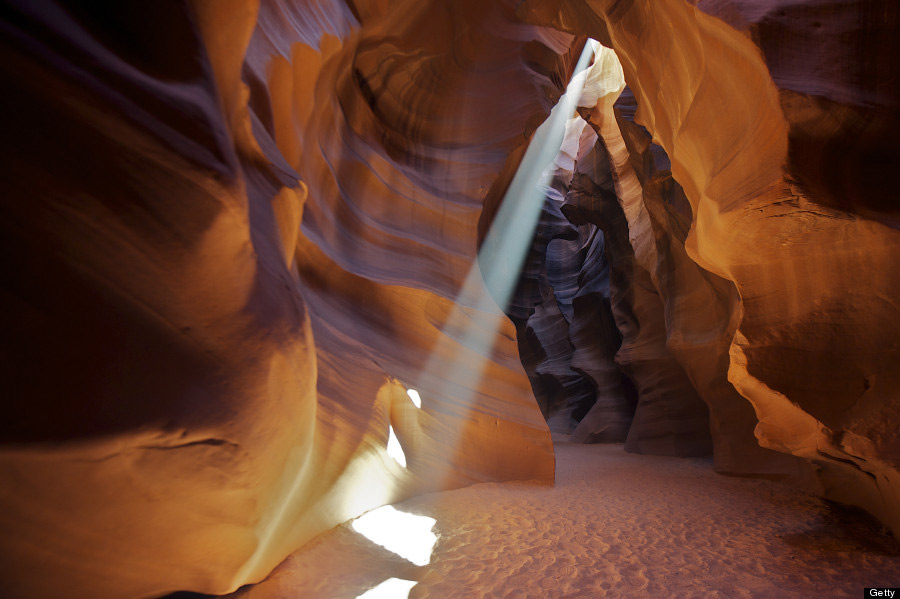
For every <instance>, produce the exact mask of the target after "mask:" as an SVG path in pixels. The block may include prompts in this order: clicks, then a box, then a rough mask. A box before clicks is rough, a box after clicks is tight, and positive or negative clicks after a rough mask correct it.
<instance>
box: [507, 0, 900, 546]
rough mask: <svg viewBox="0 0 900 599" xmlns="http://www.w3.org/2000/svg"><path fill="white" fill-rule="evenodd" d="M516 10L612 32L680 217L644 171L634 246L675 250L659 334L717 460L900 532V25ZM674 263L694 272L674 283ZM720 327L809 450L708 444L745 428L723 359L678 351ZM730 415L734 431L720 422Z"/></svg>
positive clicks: (780, 437)
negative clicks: (706, 423)
mask: <svg viewBox="0 0 900 599" xmlns="http://www.w3.org/2000/svg"><path fill="white" fill-rule="evenodd" d="M519 14H520V15H522V16H523V18H525V19H527V20H529V21H531V22H536V23H544V24H551V23H552V24H554V25H555V26H557V27H558V28H560V29H562V30H565V31H570V32H573V33H579V34H584V35H590V36H592V37H594V38H596V39H599V40H601V41H602V42H603V43H604V44H607V45H609V46H610V47H612V48H614V49H615V51H616V53H617V55H618V57H619V59H620V60H621V62H622V66H623V68H624V76H625V80H626V81H627V82H628V84H629V86H630V87H631V89H632V90H633V92H634V96H635V98H636V100H637V106H638V108H637V112H636V116H635V120H636V121H637V122H638V123H640V124H641V125H643V126H645V127H646V128H647V130H649V131H650V133H651V134H652V136H653V140H654V142H656V143H657V144H658V145H659V146H660V147H662V148H663V149H664V150H665V152H666V154H667V155H668V156H669V158H670V159H671V165H672V168H671V172H672V176H673V177H674V179H675V180H676V181H677V182H678V183H679V184H680V185H681V186H682V187H683V190H684V194H685V197H686V198H687V200H688V202H689V203H690V209H691V221H690V226H689V228H687V230H686V231H685V229H684V226H685V225H686V224H687V223H686V222H685V221H682V224H680V225H679V224H678V220H679V219H674V220H673V219H672V216H673V215H672V213H671V211H668V210H667V212H668V213H669V214H664V213H663V212H662V211H660V205H659V202H658V200H653V199H652V197H653V196H654V195H658V194H660V193H668V192H667V191H666V189H667V185H668V184H666V183H665V181H663V180H657V181H653V180H652V175H651V179H650V180H649V183H650V185H648V184H647V182H648V180H647V178H646V176H645V181H644V186H645V193H644V196H645V198H648V199H647V201H645V202H644V206H645V207H646V209H647V210H648V212H649V215H648V216H647V219H646V220H644V221H643V224H641V219H642V218H643V216H642V215H641V214H640V212H639V211H638V212H636V213H635V216H636V217H638V218H637V219H636V220H632V219H631V218H629V219H628V226H629V236H630V241H632V246H633V247H634V248H635V252H636V257H637V260H638V261H639V262H643V263H644V265H646V264H648V262H647V260H645V259H642V255H644V256H651V257H652V260H651V263H656V262H657V261H658V260H660V259H662V260H674V261H675V262H674V264H671V265H670V266H669V267H666V268H662V269H660V270H659V271H657V272H650V273H649V274H650V277H651V280H653V279H655V280H653V283H654V287H655V288H656V289H657V290H659V291H660V292H661V293H662V296H663V298H664V299H663V301H664V303H665V309H666V314H667V318H666V326H667V327H668V328H669V332H668V338H669V339H670V341H669V345H670V346H671V348H672V350H673V351H674V353H675V354H676V355H678V356H680V360H681V362H682V363H685V364H688V367H687V371H688V372H690V373H691V378H692V380H693V382H694V384H695V386H696V387H697V388H698V390H700V392H701V395H703V396H704V398H705V399H706V400H707V402H708V403H709V405H710V409H711V412H712V414H713V423H712V424H713V433H714V437H715V438H717V439H718V440H719V441H718V442H717V443H716V449H717V461H718V462H719V464H720V466H721V467H723V469H724V470H733V471H736V472H744V473H749V472H752V471H754V470H756V469H757V468H758V467H760V466H761V468H760V470H759V472H760V473H762V474H764V475H767V476H776V477H778V478H781V479H789V480H794V481H795V482H797V483H798V484H801V485H804V486H807V487H809V486H810V485H811V484H812V485H813V486H815V485H820V486H821V488H822V489H823V491H824V493H825V495H826V497H830V498H832V499H837V500H839V501H844V502H848V503H853V504H856V505H860V506H863V507H864V508H865V509H867V510H869V511H870V512H872V513H874V514H876V515H877V516H879V517H880V518H881V519H882V520H884V521H885V522H886V523H887V524H888V526H889V527H891V528H892V529H893V530H894V531H895V532H896V531H897V530H900V520H898V518H900V512H898V509H897V506H898V505H900V501H898V495H897V494H898V485H897V481H898V478H897V473H898V466H900V460H898V458H897V456H898V455H900V454H898V450H897V449H898V445H897V444H898V443H900V437H898V435H897V433H896V430H897V426H896V425H897V418H898V413H900V410H898V407H900V406H898V401H900V399H898V395H897V382H898V381H897V376H898V374H897V373H898V371H897V369H896V367H895V365H896V364H897V363H898V358H900V355H898V351H900V348H898V345H897V343H896V339H897V338H900V337H898V332H900V331H898V327H900V319H898V313H897V306H896V302H895V300H894V299H893V298H894V297H896V295H897V290H898V280H897V276H896V273H897V272H898V268H897V256H898V255H900V254H898V253H897V244H898V240H900V233H898V232H897V230H896V229H895V228H892V226H893V225H895V224H896V204H895V202H893V201H891V200H890V199H888V197H889V196H890V194H891V192H890V188H889V186H887V185H886V176H887V174H886V173H887V172H890V168H887V169H883V167H888V166H889V165H890V164H892V163H893V162H895V161H896V158H897V153H896V152H892V151H891V150H890V149H888V148H886V147H885V145H886V144H887V143H888V142H886V140H887V139H891V135H890V132H891V131H895V130H896V127H897V123H898V118H897V116H896V115H897V114H898V113H897V110H896V108H897V98H898V94H897V93H896V92H897V88H896V81H897V77H896V70H897V66H896V64H895V63H894V62H891V61H889V60H887V59H885V58H883V56H882V53H883V52H884V51H885V49H887V48H893V47H895V45H896V43H897V41H896V31H897V25H898V21H897V9H896V7H894V6H893V5H891V4H890V3H887V2H874V3H851V2H846V3H838V4H836V5H831V4H829V5H828V8H825V7H824V5H822V6H819V5H818V4H817V3H810V4H809V5H803V6H801V5H797V4H796V3H779V2H771V3H765V4H758V3H749V2H748V3H745V2H701V3H698V6H697V7H694V6H692V5H690V4H688V3H685V2H681V1H679V0H671V1H665V2H652V3H651V2H644V1H629V2H603V1H600V2H581V1H578V0H572V1H568V0H567V1H563V2H558V3H554V4H546V3H537V2H525V3H523V4H522V5H521V6H520V8H519ZM829 32H830V33H829ZM845 45H846V46H848V48H847V54H846V55H844V54H841V51H840V50H839V48H840V47H843V46H845ZM820 46H821V47H820ZM845 57H846V58H845ZM817 67H820V68H817ZM807 71H808V73H807ZM879 81H880V82H882V84H879V83H878V82H879ZM625 129H627V127H626V128H625ZM876 129H877V130H878V131H879V133H875V130H876ZM626 133H627V131H626ZM631 138H632V141H631V144H632V148H630V150H631V152H632V154H631V158H632V159H635V158H637V156H636V155H635V154H634V152H635V149H636V145H635V141H636V139H635V138H634V136H633V135H632V136H631ZM851 139H852V141H851ZM626 143H627V142H626ZM838 148H840V149H838ZM611 151H612V153H613V155H615V151H614V150H611ZM838 156H841V158H838ZM843 157H846V162H843V161H842V158H843ZM639 162H641V163H643V162H644V161H639ZM638 166H639V168H637V169H635V170H636V172H641V168H640V165H638ZM647 188H649V190H650V192H649V193H647V192H646V189H647ZM669 189H671V188H670V187H669ZM863 189H865V190H866V191H865V192H862V193H861V190H863ZM622 195H623V194H622V193H621V192H619V197H620V199H623V200H624V199H625V198H622ZM623 203H625V204H627V201H626V202H623ZM626 212H628V210H627V208H626ZM679 212H682V211H680V210H675V213H679ZM654 221H655V222H656V223H657V229H656V231H658V232H659V233H658V234H662V235H663V236H664V237H669V236H670V237H671V238H674V239H676V240H677V239H679V238H680V237H682V236H683V239H684V248H685V249H686V252H687V255H688V256H689V257H690V258H691V259H692V260H693V261H694V262H695V263H696V264H697V265H699V266H700V267H702V269H703V270H704V271H706V272H705V273H703V272H700V271H693V272H692V268H693V267H691V268H682V267H679V266H678V261H679V260H680V259H679V258H678V256H677V254H678V253H680V250H676V249H675V248H676V247H677V245H680V241H679V242H678V243H677V244H673V243H671V242H670V241H669V240H666V239H663V240H662V243H660V241H659V240H657V242H656V243H655V244H654V245H653V246H647V245H646V243H649V240H650V239H652V237H653V234H651V233H650V231H649V230H647V226H646V225H647V223H649V226H650V227H651V228H652V227H653V226H654V225H653V222H654ZM660 227H661V228H660ZM679 230H680V231H681V232H679ZM641 248H644V249H646V250H648V252H644V251H642V249H641ZM673 251H674V253H673ZM650 270H651V271H653V270H654V269H652V268H651V269H650ZM667 273H668V274H667ZM709 273H712V275H713V276H710V274H709ZM676 275H677V276H676ZM673 277H675V278H677V277H690V278H693V279H695V280H696V279H697V277H701V278H702V279H704V280H703V281H699V280H697V281H696V283H691V284H689V285H695V287H694V290H695V291H693V292H685V291H681V292H676V293H674V294H673V293H672V292H671V285H672V283H673V281H674V280H675V278H673ZM688 280H689V279H685V280H684V282H685V284H688V283H687V281H688ZM730 285H733V287H734V289H733V290H732V289H731V288H730ZM676 286H678V287H680V288H681V289H682V290H684V289H685V287H681V285H680V284H677V285H676ZM667 288H668V289H667ZM696 290H700V291H699V295H698V294H697V291H696ZM703 295H706V296H707V297H708V298H710V299H709V300H704V302H703V303H704V309H705V310H706V311H715V310H719V311H720V316H719V317H717V318H711V319H710V321H709V322H708V323H707V324H705V325H704V324H702V320H703V319H704V318H705V316H708V314H705V313H704V316H703V317H701V321H700V322H699V323H698V324H692V323H689V322H688V321H687V320H686V318H687V315H694V314H696V313H697V312H698V308H697V307H696V306H695V307H694V308H690V307H689V305H690V303H691V302H693V301H698V302H699V299H700V298H701V297H702V296H703ZM732 318H733V319H735V322H734V323H733V324H726V322H728V321H729V320H730V319H732ZM713 321H717V322H716V323H715V324H713ZM730 327H733V328H734V333H733V335H732V334H731V333H730ZM620 328H621V327H620ZM685 332H692V334H693V336H694V338H692V337H691V336H690V335H687V336H686V335H685ZM703 335H705V338H704V337H703ZM729 337H730V339H729ZM723 341H727V343H728V344H729V345H728V354H729V357H728V365H727V368H728V370H727V377H728V381H729V382H730V383H731V384H732V385H733V386H734V388H735V389H736V390H737V391H738V392H739V393H740V394H741V395H742V396H743V397H745V398H746V399H748V400H749V401H750V403H751V405H752V406H753V409H754V412H755V418H756V420H757V423H756V425H755V428H754V434H755V437H756V439H757V441H758V442H759V444H760V445H761V446H762V447H764V448H767V449H770V450H775V451H778V452H782V453H785V454H789V455H791V456H796V457H800V458H803V459H805V460H806V462H807V464H808V465H809V466H808V467H800V468H798V467H797V462H793V463H791V462H785V461H781V462H780V463H777V461H773V459H772V457H771V455H770V454H765V452H763V453H760V452H759V451H754V452H753V453H752V455H751V456H750V457H749V459H748V460H745V458H744V457H743V452H742V451H736V450H735V448H734V447H731V448H729V445H730V444H729V443H724V444H723V443H721V441H722V440H723V439H725V438H727V437H730V436H731V435H732V434H733V435H734V437H735V439H737V441H736V442H737V443H738V445H744V446H749V445H750V443H749V440H748V438H747V428H748V427H749V424H746V423H745V424H740V425H737V424H736V423H737V422H738V421H743V420H744V419H745V418H746V417H747V416H749V415H748V414H746V409H745V408H743V407H741V408H738V407H737V406H738V405H740V404H739V402H736V398H735V397H734V396H733V394H731V393H730V391H729V390H728V389H727V387H726V386H725V385H724V383H723V382H722V380H721V374H720V373H721V369H722V364H721V358H719V359H716V360H712V361H711V362H709V363H708V364H709V366H704V367H690V364H692V363H694V364H698V363H700V361H701V360H703V358H700V357H699V356H700V355H706V356H712V354H713V353H717V354H718V355H719V356H721V354H722V349H721V348H719V349H716V350H715V352H713V348H714V346H715V345H716V344H720V343H722V342H723ZM697 352H699V353H697ZM729 396H730V397H729ZM742 412H743V414H742ZM725 420H729V421H731V426H737V427H738V429H741V430H738V429H735V430H734V431H732V432H729V433H728V435H722V434H720V433H721V427H722V426H723V425H722V423H723V422H724V421H725ZM723 452H725V453H727V454H729V455H727V456H725V457H723ZM742 462H744V463H742ZM801 466H802V465H801ZM809 467H811V468H812V469H813V470H814V471H815V475H816V481H817V482H816V481H810V477H809V475H808V473H809V469H810V468H809Z"/></svg>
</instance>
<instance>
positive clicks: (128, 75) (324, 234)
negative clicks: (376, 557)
mask: <svg viewBox="0 0 900 599" xmlns="http://www.w3.org/2000/svg"><path fill="white" fill-rule="evenodd" d="M426 8H429V7H428V6H426V5H422V4H420V3H416V2H400V3H392V4H390V5H388V3H384V2H370V3H366V2H355V3H352V4H345V3H343V2H329V1H327V0H322V1H319V2H309V3H295V2H280V1H277V0H271V1H265V2H253V1H241V0H230V1H228V2H225V3H221V2H209V1H203V0H197V1H195V2H190V3H183V2H176V1H174V0H173V1H163V2H154V3H150V4H146V5H143V6H140V5H136V4H134V3H130V4H129V3H124V4H123V3H112V2H103V3H74V2H52V1H50V0H41V1H36V2H13V3H9V4H8V5H7V6H6V7H5V8H4V9H3V14H2V17H3V19H2V28H3V36H2V41H0V54H2V56H3V60H2V67H0V68H2V70H3V77H4V80H5V82H6V89H7V93H5V94H4V100H3V102H4V106H3V110H2V129H3V131H4V143H3V146H2V147H3V150H2V152H3V153H2V171H0V172H2V185H3V199H2V203H0V206H2V218H0V227H2V234H0V239H2V244H3V249H4V251H5V256H6V258H5V259H4V261H3V266H2V268H3V284H2V288H3V309H2V310H0V314H2V319H3V326H2V335H3V337H2V348H3V349H2V351H3V360H2V377H3V380H4V381H5V382H6V391H5V393H4V395H5V398H6V399H5V400H4V403H3V405H4V408H5V414H4V416H5V417H4V419H3V424H2V425H0V426H2V437H0V473H2V474H0V476H2V483H0V530H2V531H3V534H2V535H0V572H2V578H3V580H4V591H3V593H4V594H9V596H15V597H23V598H27V597H50V596H53V597H57V596H58V597H62V596H65V597H91V598H99V597H110V598H112V597H143V596H152V595H158V594H162V593H166V592H169V591H174V590H178V589H190V590H194V591H200V592H206V593H223V592H227V591H230V590H233V589H235V588H237V587H238V586H240V585H242V584H245V583H248V582H253V581H258V580H260V579H261V578H262V577H264V576H265V575H266V574H267V573H268V572H269V571H270V570H271V569H272V568H273V567H274V566H275V565H277V564H278V563H279V562H280V561H281V560H282V559H283V558H284V557H285V556H286V555H287V554H288V553H290V552H291V551H293V550H294V549H296V548H297V547H298V546H300V545H301V544H302V543H304V542H306V541H307V540H309V539H310V538H312V537H313V536H315V535H316V534H318V533H319V532H322V531H324V530H327V529H328V528H330V527H331V526H334V525H335V524H337V523H339V522H341V521H343V520H346V519H347V518H350V517H353V516H356V515H358V514H359V513H361V512H362V511H365V510H367V509H370V508H373V507H375V506H377V505H380V504H382V503H385V502H389V501H395V500H398V499H400V498H402V497H405V496H408V495H410V494H412V493H416V492H422V491H425V490H433V489H438V488H448V487H454V486H459V485H463V484H470V483H473V482H477V481H483V480H506V479H538V480H542V481H552V478H553V467H554V466H553V454H552V447H551V444H550V438H549V433H548V431H547V428H546V425H545V424H544V422H543V420H542V419H541V417H540V413H539V411H538V409H537V406H536V405H535V403H534V399H533V397H532V396H531V394H530V390H529V388H528V381H527V379H526V377H525V376H524V373H523V372H522V367H521V365H520V363H519V361H518V357H517V352H516V347H515V341H514V336H513V335H514V331H513V328H512V326H511V324H510V323H509V322H508V321H507V320H506V319H505V318H504V317H503V315H502V314H501V313H500V312H499V310H497V309H496V308H494V309H493V310H488V311H484V310H485V308H484V306H485V304H484V303H483V302H481V303H479V304H478V306H477V307H473V306H466V305H462V306H459V305H457V304H455V303H454V300H455V299H456V297H457V295H458V294H459V293H460V291H461V288H462V286H463V283H464V281H466V280H471V281H475V283H474V285H475V292H472V293H474V295H475V296H477V295H478V294H477V291H478V287H479V285H478V281H479V278H478V270H477V266H475V265H474V262H475V256H476V250H477V247H476V241H477V234H478V228H477V222H478V219H479V214H480V211H481V204H480V201H481V199H482V198H483V197H484V193H485V190H486V189H487V188H488V187H489V186H490V185H491V184H492V182H493V179H494V178H495V177H496V175H497V173H498V172H499V171H500V170H501V167H502V166H503V165H504V164H505V162H506V160H507V157H508V155H510V153H511V152H513V151H514V150H515V149H516V148H517V147H518V146H521V145H522V144H523V143H524V142H525V140H526V139H527V135H528V134H529V133H530V131H531V130H533V128H534V126H536V124H537V123H539V122H540V121H541V120H542V119H543V118H544V117H545V115H546V113H547V112H548V110H549V108H550V106H551V105H552V103H553V102H554V101H555V97H556V96H558V94H559V93H560V90H561V88H562V85H563V82H564V81H565V80H566V78H567V72H568V71H570V70H571V68H572V65H571V59H570V58H569V55H568V52H569V47H570V45H571V40H572V36H570V35H568V34H564V33H559V32H556V31H553V30H549V29H545V28H541V27H535V26H531V25H526V24H523V23H521V22H519V21H518V20H517V19H516V17H515V15H514V13H513V7H512V5H511V4H510V3H503V2H499V3H495V2H492V3H483V2H461V3H451V4H446V5H443V6H442V7H439V8H437V9H434V8H433V7H431V8H429V9H428V10H426ZM499 81H503V82H504V85H507V86H508V88H507V93H506V94H498V93H496V88H495V85H496V84H497V82H499ZM511 99H512V103H511V102H510V100H511ZM451 117H452V118H451ZM301 222H302V227H301ZM472 273H474V275H473V274H472ZM470 291H471V290H470ZM472 293H470V295H472ZM482 294H483V293H482ZM472 330H478V331H490V336H488V337H486V338H484V339H480V340H479V343H473V342H472V339H471V331H472ZM407 387H414V388H416V389H418V391H419V392H420V394H421V397H422V404H423V405H422V408H421V409H420V410H419V409H416V408H415V407H414V406H413V404H412V402H411V401H410V399H409V398H408V397H407V396H406V393H405V388H407ZM389 427H391V428H393V429H394V430H395V432H396V436H397V437H398V438H399V441H400V443H401V445H402V446H403V448H404V450H405V453H406V458H407V464H406V467H403V466H400V465H399V464H398V463H396V462H395V461H394V460H392V459H391V458H390V457H389V456H388V455H387V454H386V452H385V446H386V443H387V441H388V436H389Z"/></svg>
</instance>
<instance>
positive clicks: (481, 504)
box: [231, 443, 900, 599]
mask: <svg viewBox="0 0 900 599" xmlns="http://www.w3.org/2000/svg"><path fill="white" fill-rule="evenodd" d="M556 455H557V475H556V486H555V487H548V486H538V485H533V484H527V483H503V484H495V483H489V484H480V485H475V486H473V487H469V488H465V489H459V490H456V491H450V492H443V493H434V494H430V495H424V496H421V497H416V498H414V499H412V500H409V501H406V502H403V503H399V504H396V505H395V506H394V508H395V509H396V510H397V511H398V512H401V514H399V515H398V514H397V513H396V512H393V511H392V512H391V513H392V514H393V516H394V517H397V518H401V520H400V521H398V522H396V523H394V522H392V523H388V525H387V526H388V530H387V531H386V532H385V534H387V535H388V536H389V537H390V538H391V540H389V542H388V543H387V544H389V545H390V544H391V542H394V541H396V540H397V539H398V538H401V537H403V536H404V535H405V534H406V533H404V532H403V531H402V528H403V520H402V519H403V518H410V519H411V520H412V521H413V529H414V533H413V536H414V537H415V536H416V535H418V537H419V541H420V542H421V543H424V549H423V548H422V547H420V550H424V551H425V553H424V554H422V553H420V555H419V556H418V557H415V555H414V554H408V555H411V556H412V557H411V559H413V561H418V562H419V563H425V562H426V561H427V562H428V563H427V564H426V565H416V564H414V563H412V562H411V561H408V560H407V559H404V558H402V557H399V556H398V555H397V554H395V553H393V552H391V551H388V550H387V549H385V548H383V547H381V546H379V545H377V544H375V543H374V542H372V541H370V540H369V539H368V538H366V536H364V535H363V534H361V533H360V532H357V528H362V529H365V528H366V527H365V526H360V525H359V524H357V528H354V525H353V523H352V522H350V523H345V524H343V525H341V526H339V527H337V528H335V529H334V530H332V531H330V532H328V533H326V534H324V535H322V536H320V537H319V538H318V539H316V540H315V541H314V542H312V543H311V544H309V545H308V546H306V547H305V548H304V549H302V550H301V551H299V552H297V553H295V554H294V555H292V556H291V557H290V558H288V559H287V560H286V561H285V562H284V563H283V564H282V565H281V566H279V568H278V569H277V570H276V571H275V572H274V573H273V574H272V575H271V576H270V577H269V578H268V579H267V580H266V581H264V582H262V583H261V584H258V585H255V586H251V587H245V588H243V589H241V590H240V591H238V592H236V593H234V594H233V595H232V596H231V597H234V598H235V599H237V598H240V599H298V598H304V599H355V598H356V597H362V598H363V599H376V598H378V597H382V598H388V597H390V598H394V599H396V598H397V597H407V592H408V597H409V598H410V599H417V598H426V597H427V598H432V599H452V598H467V599H468V598H497V599H501V598H504V599H514V598H535V597H540V598H553V599H556V598H559V599H562V598H570V599H575V598H579V599H581V598H583V599H595V598H603V597H704V598H723V599H724V598H728V599H731V598H744V597H754V598H755V597H760V598H769V597H773V598H774V597H779V598H780V597H853V598H856V597H861V596H862V594H863V588H865V587H871V586H885V587H896V586H900V545H898V543H897V542H896V541H895V540H894V539H893V538H892V537H889V536H887V534H886V532H884V531H883V530H882V529H881V527H880V526H878V525H877V524H875V523H872V522H870V521H868V520H867V519H865V518H864V517H861V516H860V515H858V514H856V513H851V512H849V511H846V510H843V509H841V508H836V507H832V506H830V505H828V504H826V503H825V502H823V501H822V500H821V499H817V498H815V497H813V496H810V495H807V494H804V493H800V492H796V491H792V490H790V489H787V488H785V487H782V486H780V485H778V484H775V483H771V482H768V481H761V480H750V479H741V478H729V477H725V476H720V475H717V474H715V473H714V472H713V471H712V469H711V465H710V463H709V462H707V461H705V460H692V459H678V458H663V457H652V456H642V455H632V454H628V453H625V452H624V451H623V449H622V446H621V445H574V444H565V443H563V444H557V446H556ZM383 511H384V510H382V512H383ZM403 514H413V515H418V516H426V517H429V518H433V519H434V522H433V526H432V523H431V521H430V520H427V519H425V518H420V519H416V518H411V517H410V516H404V515H403ZM429 529H430V531H429ZM429 532H430V533H431V534H433V535H435V536H436V537H437V540H436V542H435V541H434V537H433V536H430V535H429ZM375 536H376V537H377V535H375ZM378 540H380V539H378ZM432 544H433V549H432V553H431V555H430V560H429V558H428V555H427V549H428V548H431V547H432ZM395 549H396V548H395ZM403 551H405V550H402V551H401V553H402V552H403Z"/></svg>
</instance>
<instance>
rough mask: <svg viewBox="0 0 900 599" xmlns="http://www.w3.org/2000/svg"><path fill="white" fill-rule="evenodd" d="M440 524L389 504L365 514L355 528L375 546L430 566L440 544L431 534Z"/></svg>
mask: <svg viewBox="0 0 900 599" xmlns="http://www.w3.org/2000/svg"><path fill="white" fill-rule="evenodd" d="M436 522H437V521H436V520H435V519H434V518H429V517H428V516H418V515H416V514H410V513H407V512H401V511H399V510H397V509H395V508H394V507H393V506H390V505H386V506H383V507H380V508H378V509H375V510H372V511H371V512H368V513H366V514H363V515H362V516H360V517H359V518H357V519H356V520H354V521H353V523H352V524H351V526H352V527H353V530H355V531H356V532H358V533H359V534H361V535H363V536H364V537H366V538H367V539H369V540H370V541H372V542H373V543H375V544H377V545H381V546H382V547H384V548H385V549H387V550H388V551H391V552H392V553H396V554H397V555H399V556H400V557H402V558H404V559H406V560H409V561H410V562H412V563H414V564H416V565H417V566H426V565H428V563H429V562H430V561H431V551H432V550H433V549H434V544H435V543H436V542H437V535H435V534H434V533H433V532H431V529H432V528H433V527H434V525H435V523H436Z"/></svg>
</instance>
